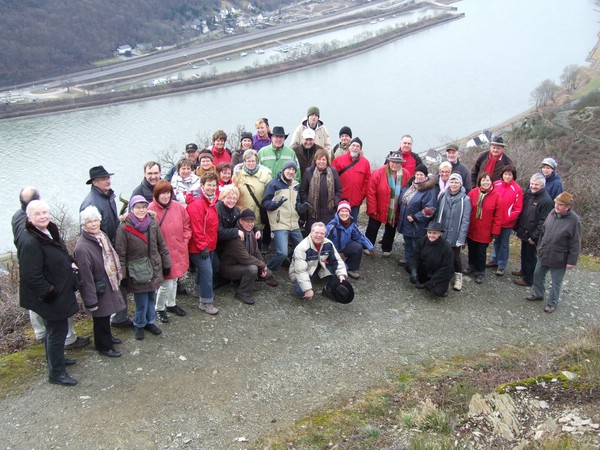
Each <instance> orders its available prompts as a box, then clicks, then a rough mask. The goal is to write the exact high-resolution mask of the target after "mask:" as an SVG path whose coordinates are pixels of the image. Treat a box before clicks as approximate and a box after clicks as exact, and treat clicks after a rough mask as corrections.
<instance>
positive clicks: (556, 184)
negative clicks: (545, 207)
mask: <svg viewBox="0 0 600 450" xmlns="http://www.w3.org/2000/svg"><path fill="white" fill-rule="evenodd" d="M556 167H558V164H556V161H555V160H554V159H553V158H544V160H543V161H542V165H541V166H540V170H541V172H542V173H543V174H544V177H545V178H546V192H547V193H548V195H549V196H550V198H551V199H553V200H554V199H555V198H556V197H557V196H558V195H559V194H562V193H563V191H564V189H563V184H562V181H561V179H560V176H559V175H558V174H557V173H556Z"/></svg>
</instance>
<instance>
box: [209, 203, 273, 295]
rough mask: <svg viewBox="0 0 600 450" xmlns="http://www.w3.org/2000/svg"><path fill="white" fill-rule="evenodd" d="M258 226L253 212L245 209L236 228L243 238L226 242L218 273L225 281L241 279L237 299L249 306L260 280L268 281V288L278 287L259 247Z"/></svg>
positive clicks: (236, 293)
mask: <svg viewBox="0 0 600 450" xmlns="http://www.w3.org/2000/svg"><path fill="white" fill-rule="evenodd" d="M255 224H256V215H255V214H254V211H252V210H251V209H249V208H248V209H245V210H243V211H242V212H241V214H240V217H239V219H238V220H237V225H236V226H237V228H239V229H240V230H241V231H242V232H243V236H242V237H240V238H239V239H232V240H229V241H225V242H224V243H223V252H222V253H221V263H220V266H219V271H220V272H221V274H222V275H223V276H224V277H225V278H227V279H228V280H240V285H239V286H238V288H237V291H236V292H235V298H237V299H238V300H240V301H241V302H243V303H245V304H247V305H253V304H254V303H255V301H254V298H253V297H252V291H253V286H254V282H255V281H256V280H257V279H258V280H260V281H265V282H266V284H267V285H269V286H277V280H275V278H274V277H273V274H272V272H271V271H270V270H269V269H268V268H267V265H266V264H265V261H264V260H263V257H262V254H261V253H260V249H259V248H258V243H257V241H256V236H255V233H254V225H255Z"/></svg>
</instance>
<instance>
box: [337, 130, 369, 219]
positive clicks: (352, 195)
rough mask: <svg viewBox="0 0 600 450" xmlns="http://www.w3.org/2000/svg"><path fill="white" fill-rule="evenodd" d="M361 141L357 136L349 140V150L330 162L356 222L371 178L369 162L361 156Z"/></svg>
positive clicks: (343, 196)
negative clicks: (336, 173)
mask: <svg viewBox="0 0 600 450" xmlns="http://www.w3.org/2000/svg"><path fill="white" fill-rule="evenodd" d="M362 145H363V143H362V141H361V140H360V138H359V137H358V136H357V137H355V138H354V139H352V140H351V141H350V145H349V147H348V148H349V151H348V152H346V153H344V154H343V155H341V156H338V157H337V158H335V159H334V160H333V162H332V163H331V167H333V168H334V169H335V170H337V172H338V175H339V176H340V181H341V182H342V195H341V197H342V198H345V199H347V200H348V203H350V207H351V211H350V215H351V216H352V219H353V220H354V222H355V223H358V222H357V221H358V212H359V211H360V205H362V202H363V201H364V199H365V198H366V196H367V189H368V187H369V180H370V179H371V164H370V163H369V160H368V159H367V158H365V157H364V156H362Z"/></svg>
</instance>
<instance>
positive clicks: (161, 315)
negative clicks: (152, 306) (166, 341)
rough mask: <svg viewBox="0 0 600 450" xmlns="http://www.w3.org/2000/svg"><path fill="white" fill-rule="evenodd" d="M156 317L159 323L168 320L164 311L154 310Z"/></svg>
mask: <svg viewBox="0 0 600 450" xmlns="http://www.w3.org/2000/svg"><path fill="white" fill-rule="evenodd" d="M156 317H158V320H160V323H167V322H168V321H169V316H168V315H167V313H166V312H164V311H156Z"/></svg>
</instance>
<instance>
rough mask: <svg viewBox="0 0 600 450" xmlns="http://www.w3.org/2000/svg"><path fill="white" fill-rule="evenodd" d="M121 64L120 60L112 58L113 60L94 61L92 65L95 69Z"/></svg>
mask: <svg viewBox="0 0 600 450" xmlns="http://www.w3.org/2000/svg"><path fill="white" fill-rule="evenodd" d="M119 62H121V59H120V58H117V57H114V58H107V59H101V60H99V61H94V62H93V63H92V65H93V66H96V67H102V66H108V65H110V64H116V63H119Z"/></svg>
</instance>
